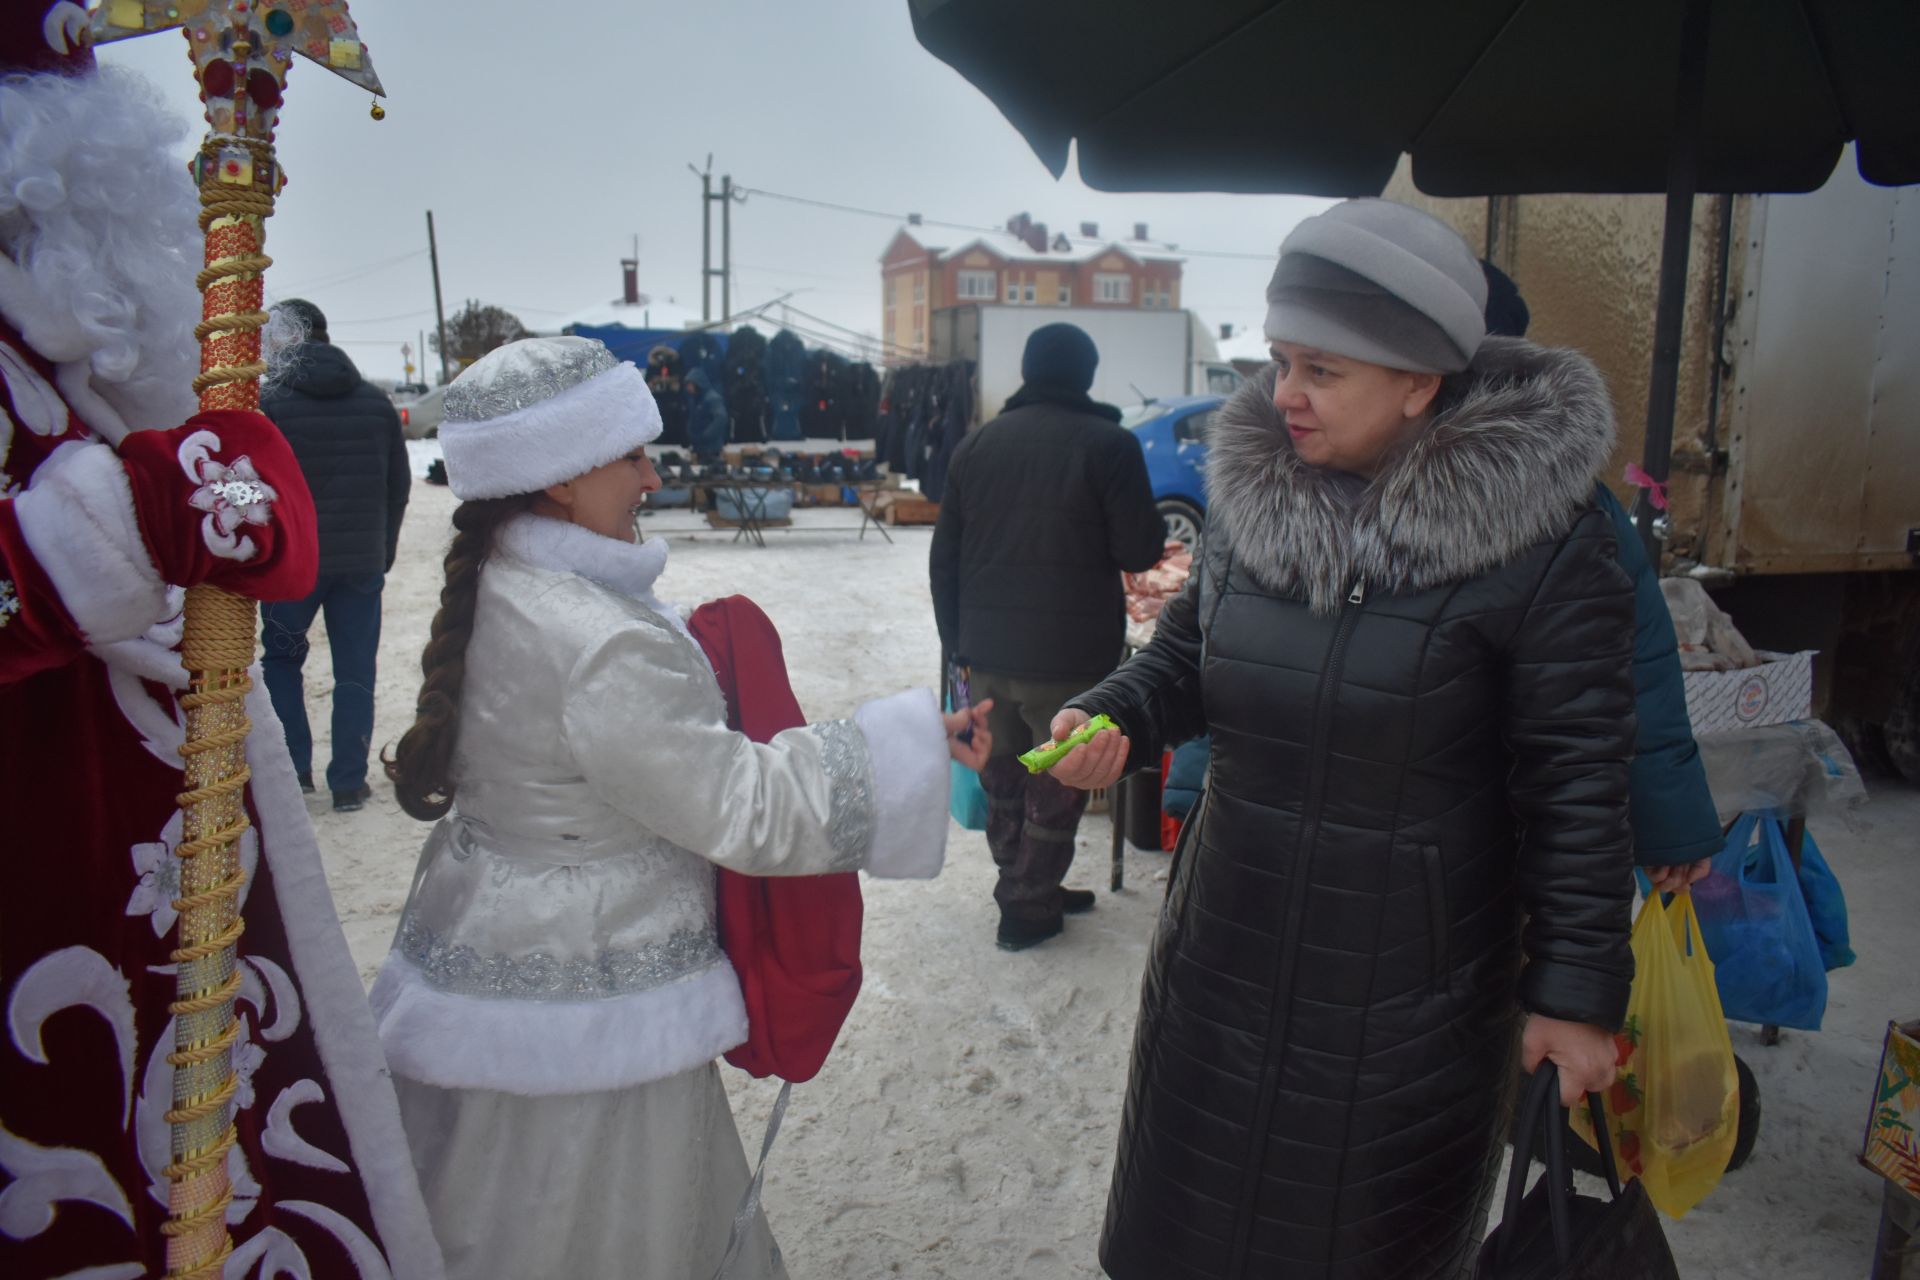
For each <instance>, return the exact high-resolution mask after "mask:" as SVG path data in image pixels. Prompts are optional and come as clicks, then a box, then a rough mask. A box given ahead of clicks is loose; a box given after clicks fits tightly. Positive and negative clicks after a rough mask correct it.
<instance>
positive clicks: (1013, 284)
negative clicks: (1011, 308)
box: [1007, 276, 1020, 303]
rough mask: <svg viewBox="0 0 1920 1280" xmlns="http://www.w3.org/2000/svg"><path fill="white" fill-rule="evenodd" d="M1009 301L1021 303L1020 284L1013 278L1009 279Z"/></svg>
mask: <svg viewBox="0 0 1920 1280" xmlns="http://www.w3.org/2000/svg"><path fill="white" fill-rule="evenodd" d="M1007 301H1008V302H1009V303H1014V302H1018V301H1020V282H1019V281H1018V280H1015V279H1014V278H1013V277H1012V276H1008V277H1007Z"/></svg>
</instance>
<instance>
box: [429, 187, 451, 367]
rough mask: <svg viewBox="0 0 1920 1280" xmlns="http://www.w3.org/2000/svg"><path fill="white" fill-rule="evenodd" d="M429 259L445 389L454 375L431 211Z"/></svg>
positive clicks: (438, 255)
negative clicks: (450, 370)
mask: <svg viewBox="0 0 1920 1280" xmlns="http://www.w3.org/2000/svg"><path fill="white" fill-rule="evenodd" d="M427 257H428V258H429V259H430V260H431V261H432V263H433V319H434V323H436V324H437V325H439V327H440V385H441V386H443V387H444V386H445V385H447V383H449V382H451V381H453V375H452V374H450V373H448V372H447V310H446V307H445V306H443V305H442V304H441V302H440V246H439V244H438V243H437V242H436V241H435V240H434V238H433V210H431V209H429V210H427ZM423 363H424V362H423Z"/></svg>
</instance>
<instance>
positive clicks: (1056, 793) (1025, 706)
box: [971, 668, 1092, 923]
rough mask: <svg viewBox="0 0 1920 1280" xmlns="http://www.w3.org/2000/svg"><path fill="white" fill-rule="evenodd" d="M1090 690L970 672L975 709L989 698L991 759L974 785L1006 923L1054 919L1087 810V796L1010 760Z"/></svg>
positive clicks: (1078, 684)
mask: <svg viewBox="0 0 1920 1280" xmlns="http://www.w3.org/2000/svg"><path fill="white" fill-rule="evenodd" d="M1090 683H1092V682H1089V681H1085V680H1074V681H1057V680H1052V681H1041V680H1025V679H1021V678H1019V677H1014V676H1004V675H999V674H997V673H994V672H985V671H981V670H979V669H977V668H976V669H975V670H974V672H973V677H972V689H971V692H972V695H973V699H974V701H976V702H983V701H985V700H986V699H988V698H992V699H993V703H994V705H993V710H992V711H990V712H988V722H987V724H988V728H989V729H991V730H992V732H993V758H992V759H990V760H988V761H987V765H986V768H984V769H982V770H981V771H980V785H981V788H982V789H983V790H985V791H986V793H987V848H989V849H990V850H992V851H993V861H994V865H995V866H997V867H998V868H999V869H1000V880H999V882H998V883H997V884H996V885H994V888H993V900H994V901H995V902H997V903H999V904H1000V914H1001V916H1002V917H1003V918H1005V919H1008V920H1018V921H1021V922H1023V923H1041V922H1044V921H1047V920H1057V919H1058V918H1059V916H1060V911H1061V906H1060V903H1061V898H1060V887H1061V882H1062V881H1063V880H1065V879H1066V876H1067V869H1068V868H1069V867H1070V866H1072V865H1073V849H1074V835H1075V833H1076V832H1077V831H1078V830H1079V827H1080V816H1081V814H1083V813H1085V812H1086V809H1087V793H1086V792H1084V791H1082V790H1080V789H1079V788H1078V787H1069V786H1066V785H1064V784H1062V783H1059V782H1055V781H1054V780H1053V778H1052V777H1051V776H1049V775H1047V774H1044V773H1032V774H1030V773H1028V772H1027V767H1026V766H1025V765H1023V764H1021V763H1020V761H1019V760H1018V759H1017V758H1016V757H1018V756H1019V755H1020V753H1021V752H1023V751H1027V750H1029V749H1031V748H1032V747H1033V746H1035V745H1036V744H1037V743H1040V742H1044V741H1046V740H1047V733H1048V725H1049V724H1051V722H1052V720H1053V717H1054V715H1055V714H1056V713H1057V712H1058V711H1059V710H1060V708H1061V706H1063V705H1064V704H1065V703H1066V701H1067V700H1068V699H1069V698H1072V697H1074V696H1076V695H1078V694H1081V693H1084V692H1085V691H1086V689H1087V688H1088V687H1089V685H1090Z"/></svg>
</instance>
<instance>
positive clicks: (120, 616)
mask: <svg viewBox="0 0 1920 1280" xmlns="http://www.w3.org/2000/svg"><path fill="white" fill-rule="evenodd" d="M13 509H14V513H15V514H16V515H17V516H18V517H19V519H20V532H21V534H22V535H23V536H24V537H25V538H26V540H27V547H28V549H29V550H31V551H32V552H33V556H34V559H36V560H38V561H39V562H40V567H41V568H42V569H45V570H46V572H47V577H49V578H51V579H52V580H53V585H54V589H55V590H56V591H58V592H59V593H60V602H61V603H62V604H64V605H65V606H66V607H67V612H68V614H70V615H71V616H72V617H73V621H74V625H75V626H77V627H79V628H80V630H81V632H82V633H84V634H85V635H86V637H87V639H88V641H89V642H91V643H93V644H111V643H113V642H114V641H118V640H131V639H132V638H133V637H135V636H137V635H140V634H142V633H143V632H145V631H146V629H147V628H148V627H150V626H152V625H153V624H154V623H156V622H158V621H159V620H160V619H162V618H164V617H165V616H166V615H167V586H166V584H165V583H164V582H162V581H161V580H160V573H159V570H157V569H155V568H154V566H153V560H152V558H151V557H150V556H149V555H148V553H147V544H146V541H145V539H143V538H142V537H141V536H140V524H139V521H138V520H137V519H136V518H135V516H134V510H133V490H132V488H131V487H130V486H129V485H128V484H127V475H126V472H124V471H122V470H121V469H120V459H119V457H118V456H117V455H116V454H115V453H114V451H113V450H112V449H110V448H108V447H107V446H106V445H104V444H100V443H97V442H89V443H79V442H73V443H69V444H64V445H61V446H60V447H59V448H58V449H55V450H54V451H53V453H52V455H51V456H49V457H48V458H47V460H46V461H45V462H43V463H41V464H40V468H39V470H37V471H35V472H34V474H33V483H32V484H31V485H29V486H28V488H27V491H26V492H25V493H22V494H21V495H20V496H19V497H17V498H15V499H14V502H13Z"/></svg>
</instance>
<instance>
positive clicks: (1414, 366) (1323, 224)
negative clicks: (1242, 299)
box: [1266, 200, 1487, 373]
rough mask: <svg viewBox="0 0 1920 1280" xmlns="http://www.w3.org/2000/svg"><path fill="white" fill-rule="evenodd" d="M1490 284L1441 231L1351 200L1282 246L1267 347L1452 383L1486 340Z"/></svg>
mask: <svg viewBox="0 0 1920 1280" xmlns="http://www.w3.org/2000/svg"><path fill="white" fill-rule="evenodd" d="M1486 304H1487V279H1486V276H1485V275H1484V274H1483V273H1482V271H1481V269H1480V260H1479V259H1478V258H1476V257H1475V256H1474V255H1473V251H1472V250H1471V249H1469V248H1467V244H1466V241H1464V240H1462V239H1461V238H1460V237H1459V235H1458V234H1457V233H1456V232H1455V231H1454V230H1453V228H1452V227H1449V226H1448V225H1447V224H1446V223H1444V222H1442V221H1440V220H1439V219H1438V218H1435V217H1432V216H1430V215H1428V214H1424V213H1421V212H1420V211H1419V210H1417V209H1410V208H1408V207H1407V206H1406V205H1403V204H1395V203H1394V202H1393V201H1391V200H1348V201H1345V202H1344V203H1341V204H1337V205H1335V206H1334V207H1333V208H1331V209H1329V210H1327V211H1326V212H1325V213H1322V214H1318V215H1316V216H1314V217H1311V218H1308V219H1307V220H1306V221H1305V222H1302V223H1301V224H1300V225H1299V226H1297V227H1295V228H1294V229H1293V233H1292V234H1291V235H1289V236H1288V237H1287V238H1286V240H1285V242H1284V243H1282V244H1281V246H1280V265H1279V266H1278V267H1276V268H1275V269H1274V272H1273V280H1272V282H1271V283H1269V284H1268V285H1267V324H1266V334H1267V340H1268V341H1269V342H1295V343H1299V344H1300V345H1301V346H1304V347H1313V348H1315V349H1317V350H1320V351H1325V352H1327V353H1328V354H1329V355H1339V356H1346V357H1348V358H1349V359H1353V360H1366V361H1368V362H1370V363H1373V364H1381V365H1386V366H1387V367H1388V368H1390V369H1407V370H1411V371H1413V372H1416V373H1458V372H1459V371H1461V370H1462V369H1465V368H1466V367H1467V366H1468V365H1469V364H1470V363H1472V361H1473V355H1474V352H1476V351H1478V350H1479V349H1480V343H1481V341H1482V339H1484V338H1485V337H1486V336H1487V325H1486V319H1485V310H1486Z"/></svg>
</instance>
